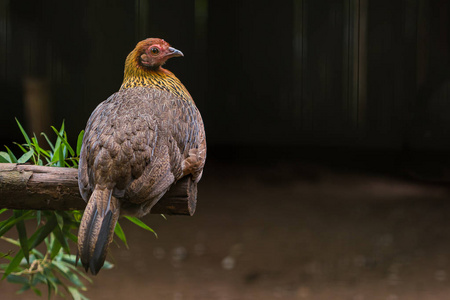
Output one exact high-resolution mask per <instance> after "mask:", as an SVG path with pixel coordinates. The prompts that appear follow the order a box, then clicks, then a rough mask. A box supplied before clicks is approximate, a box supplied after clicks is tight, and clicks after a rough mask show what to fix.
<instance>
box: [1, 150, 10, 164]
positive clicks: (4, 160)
mask: <svg viewBox="0 0 450 300" xmlns="http://www.w3.org/2000/svg"><path fill="white" fill-rule="evenodd" d="M0 163H12V161H11V157H9V154H8V153H6V152H4V151H0Z"/></svg>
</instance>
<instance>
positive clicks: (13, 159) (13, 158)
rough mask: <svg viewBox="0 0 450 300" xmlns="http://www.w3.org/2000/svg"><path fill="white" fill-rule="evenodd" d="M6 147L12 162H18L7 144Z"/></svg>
mask: <svg viewBox="0 0 450 300" xmlns="http://www.w3.org/2000/svg"><path fill="white" fill-rule="evenodd" d="M5 148H6V151H8V154H9V158H10V159H11V162H12V163H16V162H17V158H16V157H15V156H14V154H13V153H12V151H11V150H10V149H9V148H8V147H7V146H5Z"/></svg>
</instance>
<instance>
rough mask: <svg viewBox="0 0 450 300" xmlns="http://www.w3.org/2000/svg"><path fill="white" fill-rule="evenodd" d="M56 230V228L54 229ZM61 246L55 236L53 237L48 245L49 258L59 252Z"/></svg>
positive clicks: (52, 257)
mask: <svg viewBox="0 0 450 300" xmlns="http://www.w3.org/2000/svg"><path fill="white" fill-rule="evenodd" d="M55 230H56V229H55ZM61 248H62V246H61V243H60V242H59V240H58V239H57V238H54V239H53V241H52V244H51V245H50V259H54V258H55V257H56V255H58V254H59V252H60V250H61Z"/></svg>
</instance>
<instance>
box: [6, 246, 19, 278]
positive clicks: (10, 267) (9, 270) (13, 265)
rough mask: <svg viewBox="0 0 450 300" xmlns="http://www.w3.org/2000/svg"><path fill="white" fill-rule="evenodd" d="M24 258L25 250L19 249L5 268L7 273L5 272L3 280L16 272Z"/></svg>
mask: <svg viewBox="0 0 450 300" xmlns="http://www.w3.org/2000/svg"><path fill="white" fill-rule="evenodd" d="M22 259H23V251H22V250H19V252H17V254H16V256H14V258H13V259H12V260H11V261H10V262H9V264H8V267H7V268H6V269H5V273H4V274H3V277H2V280H3V279H5V278H6V277H7V276H8V275H9V274H11V273H12V272H14V271H15V270H16V269H17V268H18V267H19V265H20V262H21V261H22Z"/></svg>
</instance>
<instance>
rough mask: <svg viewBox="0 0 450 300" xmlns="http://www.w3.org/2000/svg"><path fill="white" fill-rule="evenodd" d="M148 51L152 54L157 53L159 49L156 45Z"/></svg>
mask: <svg viewBox="0 0 450 300" xmlns="http://www.w3.org/2000/svg"><path fill="white" fill-rule="evenodd" d="M150 51H151V52H152V54H153V55H156V54H158V53H159V49H158V48H156V47H153V48H152V49H150Z"/></svg>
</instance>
